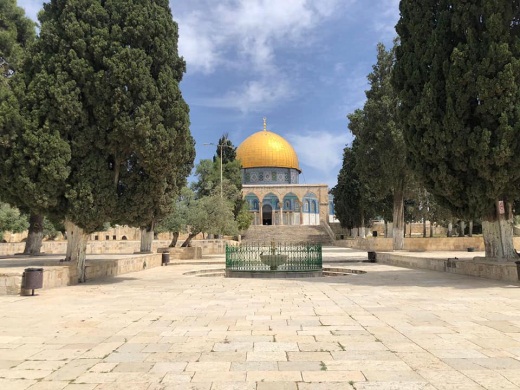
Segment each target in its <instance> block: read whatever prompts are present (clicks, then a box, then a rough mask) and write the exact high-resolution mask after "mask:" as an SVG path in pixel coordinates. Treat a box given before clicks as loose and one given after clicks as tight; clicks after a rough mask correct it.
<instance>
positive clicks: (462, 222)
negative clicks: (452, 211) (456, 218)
mask: <svg viewBox="0 0 520 390" xmlns="http://www.w3.org/2000/svg"><path fill="white" fill-rule="evenodd" d="M464 230H466V222H464V221H460V226H459V237H464Z"/></svg>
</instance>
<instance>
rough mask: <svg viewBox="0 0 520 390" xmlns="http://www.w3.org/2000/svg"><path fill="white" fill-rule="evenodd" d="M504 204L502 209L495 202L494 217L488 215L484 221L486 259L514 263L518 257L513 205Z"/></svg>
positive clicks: (483, 232)
mask: <svg viewBox="0 0 520 390" xmlns="http://www.w3.org/2000/svg"><path fill="white" fill-rule="evenodd" d="M504 203H505V204H504V206H503V207H500V205H499V202H498V201H497V202H495V208H496V211H495V213H494V215H488V216H487V217H485V218H483V219H482V234H483V236H484V245H485V247H486V257H492V258H501V259H508V260H511V261H513V260H518V255H517V253H516V251H515V247H514V245H513V212H512V204H511V203H506V202H504ZM501 210H503V212H501Z"/></svg>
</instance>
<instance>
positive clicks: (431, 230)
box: [430, 221, 433, 237]
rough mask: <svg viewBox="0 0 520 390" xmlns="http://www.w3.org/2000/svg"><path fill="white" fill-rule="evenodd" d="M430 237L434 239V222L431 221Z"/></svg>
mask: <svg viewBox="0 0 520 390" xmlns="http://www.w3.org/2000/svg"><path fill="white" fill-rule="evenodd" d="M430 237H433V222H432V221H430Z"/></svg>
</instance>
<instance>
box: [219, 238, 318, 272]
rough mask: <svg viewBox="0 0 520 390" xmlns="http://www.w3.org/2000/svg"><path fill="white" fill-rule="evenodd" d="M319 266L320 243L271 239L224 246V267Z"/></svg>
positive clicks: (306, 268)
mask: <svg viewBox="0 0 520 390" xmlns="http://www.w3.org/2000/svg"><path fill="white" fill-rule="evenodd" d="M321 269H322V251H321V244H307V243H301V244H293V243H288V244H283V243H274V242H271V243H270V244H259V243H254V244H241V245H239V246H226V270H231V271H269V270H270V271H284V272H290V271H317V270H321Z"/></svg>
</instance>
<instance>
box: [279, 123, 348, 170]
mask: <svg viewBox="0 0 520 390" xmlns="http://www.w3.org/2000/svg"><path fill="white" fill-rule="evenodd" d="M287 138H288V140H289V142H290V143H291V145H292V146H293V147H294V149H295V150H296V154H297V155H298V158H299V160H300V163H301V164H302V165H303V166H305V165H307V166H309V167H311V168H313V169H315V170H317V171H319V172H320V173H321V174H322V175H324V177H325V178H326V179H330V175H331V174H332V175H333V177H334V180H335V179H336V175H337V172H338V170H339V167H341V164H342V162H343V149H344V148H345V145H346V143H347V142H348V141H349V139H350V137H349V135H348V134H347V132H346V131H344V132H341V133H340V134H336V133H332V132H326V131H307V132H305V133H303V134H291V135H287Z"/></svg>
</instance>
